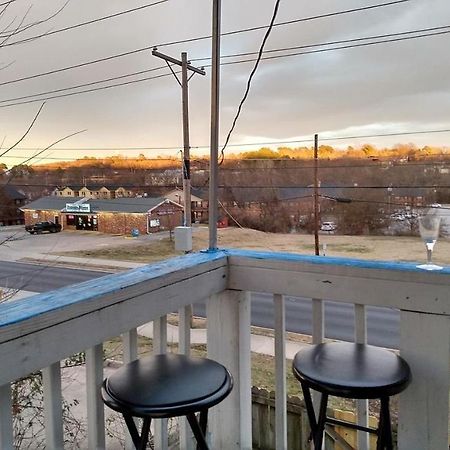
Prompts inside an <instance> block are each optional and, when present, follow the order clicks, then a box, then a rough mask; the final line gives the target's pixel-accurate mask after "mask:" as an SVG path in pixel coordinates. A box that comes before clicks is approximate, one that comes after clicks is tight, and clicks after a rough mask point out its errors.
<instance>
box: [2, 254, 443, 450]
mask: <svg viewBox="0 0 450 450" xmlns="http://www.w3.org/2000/svg"><path fill="white" fill-rule="evenodd" d="M250 291H256V292H265V293H271V294H273V296H274V305H275V324H276V326H275V336H276V339H275V348H276V356H275V360H276V369H277V374H276V386H277V395H276V409H277V417H276V442H277V449H285V448H286V384H285V383H286V381H285V380H286V368H285V349H284V333H285V331H284V319H285V318H284V296H285V295H290V296H302V297H310V298H311V299H312V302H313V340H314V342H320V341H321V340H322V339H323V336H324V333H323V329H324V321H323V304H322V303H323V302H322V300H321V299H333V300H335V301H338V302H349V303H353V304H354V305H355V312H356V314H355V316H356V319H355V325H356V326H355V329H356V332H355V340H356V341H357V342H365V340H366V325H365V308H366V306H368V305H374V306H382V307H388V308H395V309H398V310H400V312H401V339H400V352H401V354H402V356H404V357H405V359H406V360H407V361H408V362H409V364H410V365H411V368H412V372H413V383H412V385H411V386H410V387H409V388H408V389H407V390H406V391H405V392H404V393H403V394H402V395H401V396H400V411H399V449H401V450H441V449H442V450H444V449H445V450H447V449H448V423H449V422H448V421H449V387H450V386H449V361H450V269H448V268H447V269H444V270H442V271H440V272H439V273H428V272H424V271H420V270H418V269H416V268H415V267H414V265H411V264H394V263H382V262H373V261H361V260H351V259H344V258H327V257H314V256H312V257H311V256H302V255H293V254H280V253H264V252H253V251H243V250H219V251H213V252H204V253H196V254H190V255H186V256H183V257H180V258H175V259H173V260H168V261H166V262H163V263H160V264H154V265H149V266H146V267H143V268H139V269H135V270H132V271H129V272H126V273H120V274H114V275H108V276H105V277H103V278H101V279H97V280H94V281H89V282H85V283H81V284H78V285H73V286H70V287H67V288H64V289H60V290H57V291H54V292H50V293H46V294H40V295H36V296H33V297H29V298H27V299H22V300H17V301H15V302H11V303H6V304H3V305H1V306H0V358H1V361H2V368H1V370H0V386H1V387H0V449H2V450H4V449H7V450H9V449H13V448H14V447H13V442H14V436H13V427H12V417H13V412H12V408H11V389H10V383H11V382H14V381H15V380H16V379H18V378H20V377H23V376H25V375H27V374H29V373H30V372H33V371H36V370H41V369H42V370H43V374H44V377H43V383H44V394H45V417H46V440H47V448H49V449H60V448H63V442H64V437H63V431H62V414H61V389H60V384H61V380H60V363H59V361H60V360H61V359H64V358H66V357H68V356H70V355H72V354H74V353H76V352H79V351H84V350H86V355H87V358H86V359H87V380H86V395H87V400H88V401H87V415H88V441H89V449H101V448H105V427H104V411H103V404H102V402H101V400H100V398H99V395H98V388H99V385H100V383H101V381H102V378H103V355H102V342H104V341H105V340H107V339H110V338H112V337H116V336H118V335H122V338H123V342H124V348H125V356H124V360H125V361H130V360H133V359H134V358H136V327H137V326H139V325H142V324H144V323H147V322H149V321H154V327H155V339H154V349H155V351H156V352H157V353H161V352H165V351H166V348H167V331H166V326H165V325H166V319H165V315H166V314H168V313H170V312H173V311H180V318H181V323H180V351H183V352H185V353H188V352H189V347H190V340H189V328H188V324H189V314H188V311H189V309H188V308H186V306H188V305H190V304H191V303H194V302H201V301H206V302H207V316H208V355H209V356H210V357H211V358H213V359H217V360H219V361H220V362H222V363H223V364H225V365H226V366H227V367H228V368H229V369H230V370H231V372H232V373H233V375H234V378H235V381H236V384H235V389H234V390H233V393H232V395H231V396H230V397H229V398H228V399H227V400H226V401H225V402H223V403H222V404H220V405H218V406H217V407H216V408H215V409H214V413H213V414H212V418H211V427H210V429H211V433H212V434H211V436H212V447H213V448H217V449H233V448H235V449H238V448H239V449H250V448H251V442H252V441H251V378H250V377H251V373H250V372H251V370H250V299H249V297H250V295H249V292H250ZM358 411H359V421H360V422H361V423H364V422H365V421H366V420H367V405H366V404H365V403H364V402H360V404H359V407H358ZM155 438H156V442H157V447H158V448H162V449H164V448H167V441H166V439H167V430H166V428H165V424H164V422H161V423H159V424H158V426H157V427H156V428H155ZM128 445H129V444H128ZM365 445H366V440H365V437H364V435H362V436H361V437H360V440H359V447H358V448H360V449H364V448H365ZM181 448H190V439H189V437H188V436H187V433H186V432H185V431H183V433H182V438H181Z"/></svg>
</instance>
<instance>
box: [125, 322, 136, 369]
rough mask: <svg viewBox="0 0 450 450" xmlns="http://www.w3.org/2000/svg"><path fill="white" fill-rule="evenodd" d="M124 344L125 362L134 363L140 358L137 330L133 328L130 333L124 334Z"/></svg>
mask: <svg viewBox="0 0 450 450" xmlns="http://www.w3.org/2000/svg"><path fill="white" fill-rule="evenodd" d="M122 344H123V362H124V363H125V364H127V363H129V362H131V361H134V360H135V359H137V357H138V340H137V329H136V328H133V329H131V330H130V331H127V332H126V333H123V334H122Z"/></svg>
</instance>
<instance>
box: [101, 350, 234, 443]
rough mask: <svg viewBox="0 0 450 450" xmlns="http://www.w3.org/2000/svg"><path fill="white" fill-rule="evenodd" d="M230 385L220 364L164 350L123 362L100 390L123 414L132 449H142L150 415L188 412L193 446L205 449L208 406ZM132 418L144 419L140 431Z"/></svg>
mask: <svg viewBox="0 0 450 450" xmlns="http://www.w3.org/2000/svg"><path fill="white" fill-rule="evenodd" d="M232 388H233V379H232V377H231V374H230V373H229V372H228V370H227V369H226V368H225V367H224V366H222V365H221V364H219V363H218V362H216V361H212V360H210V359H207V358H194V357H188V356H185V355H178V354H167V355H157V356H149V357H145V358H141V359H137V360H136V361H133V362H131V363H128V364H125V365H124V366H123V367H121V368H120V369H118V370H117V371H116V372H114V373H113V374H112V375H110V376H109V377H108V378H106V379H105V380H104V382H103V386H102V390H101V393H102V398H103V401H104V402H105V404H106V405H108V406H109V407H110V408H111V409H113V410H115V411H118V412H120V413H121V414H122V415H123V417H124V419H125V422H126V424H127V427H128V430H129V432H130V435H131V438H132V439H133V443H134V445H135V447H136V449H139V450H143V449H145V448H146V446H147V442H148V436H149V433H150V424H151V420H152V419H164V418H170V417H178V416H186V417H187V420H188V422H189V425H190V426H191V429H192V432H193V434H194V436H195V439H196V441H197V449H198V450H208V445H207V444H206V439H205V435H206V429H207V423H208V409H209V408H211V407H212V406H214V405H216V404H218V403H219V402H221V401H222V400H223V399H224V398H225V397H226V396H227V395H228V394H229V393H230V392H231V390H232ZM196 413H199V420H198V419H197V417H196ZM133 417H141V418H143V419H144V420H143V424H142V430H141V433H140V434H139V432H138V430H137V427H136V424H135V422H134V420H133Z"/></svg>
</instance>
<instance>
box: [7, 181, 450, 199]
mask: <svg viewBox="0 0 450 450" xmlns="http://www.w3.org/2000/svg"><path fill="white" fill-rule="evenodd" d="M62 184H63V185H66V186H70V185H77V184H80V183H62ZM114 184H119V185H120V187H123V188H147V189H150V188H174V187H179V183H167V184H154V185H148V184H136V183H133V184H126V183H124V184H122V183H114ZM12 185H13V186H21V187H49V186H61V183H49V184H47V183H17V182H15V183H13V184H12ZM91 185H95V186H100V185H102V186H103V185H105V183H91ZM106 185H108V184H107V183H106ZM1 186H2V185H1V184H0V187H1ZM192 187H193V188H195V189H202V188H204V186H200V185H198V186H196V185H193V186H192ZM218 187H219V188H221V189H227V188H235V189H305V190H310V189H311V190H313V189H314V186H312V185H302V186H299V185H286V184H271V185H264V184H262V185H239V184H219V186H218ZM388 188H392V189H449V188H450V184H433V185H429V184H423V185H422V184H416V185H413V184H398V185H396V184H387V185H365V186H363V185H357V186H355V185H350V184H349V185H330V186H321V190H322V191H323V190H327V189H355V190H358V189H388ZM96 200H101V199H96Z"/></svg>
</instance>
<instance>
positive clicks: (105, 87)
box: [0, 73, 172, 108]
mask: <svg viewBox="0 0 450 450" xmlns="http://www.w3.org/2000/svg"><path fill="white" fill-rule="evenodd" d="M171 75H172V74H171V73H166V74H162V75H156V76H154V77H145V78H140V79H138V80H133V81H124V82H122V83H116V84H111V85H108V86H102V87H98V88H92V89H85V90H82V91H77V92H67V93H65V94H58V95H52V96H49V97H41V98H38V99H35V100H27V101H23V102H16V103H10V104H8V105H0V108H9V107H10V106H17V105H26V104H28V103H35V102H41V101H43V100H52V99H55V98H63V97H71V96H73V95H79V94H86V93H89V92H97V91H104V90H106V89H112V88H116V87H119V86H128V85H130V84H135V83H142V82H143V81H150V80H156V79H158V78H164V77H167V76H171Z"/></svg>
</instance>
